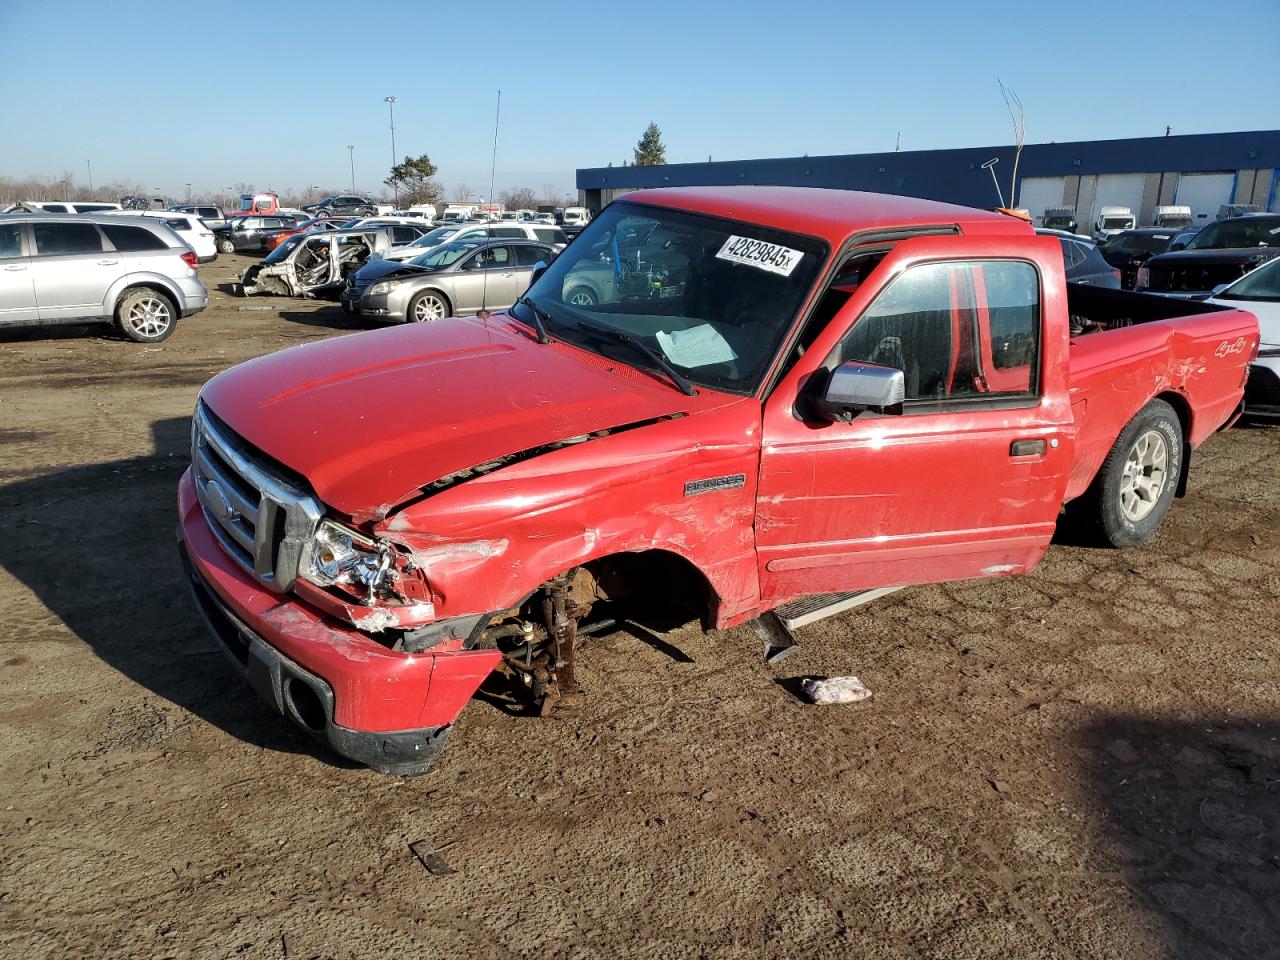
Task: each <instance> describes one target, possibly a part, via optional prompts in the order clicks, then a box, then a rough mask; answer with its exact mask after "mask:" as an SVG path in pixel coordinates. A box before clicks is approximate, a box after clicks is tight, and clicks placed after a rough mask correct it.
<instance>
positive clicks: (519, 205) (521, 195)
mask: <svg viewBox="0 0 1280 960" xmlns="http://www.w3.org/2000/svg"><path fill="white" fill-rule="evenodd" d="M498 199H499V200H500V201H501V202H502V205H503V206H504V207H506V208H507V209H508V210H532V209H533V208H534V207H536V206H537V205H538V195H537V194H536V193H534V192H533V190H532V189H530V188H529V187H515V188H514V189H512V190H503V191H502V192H501V193H500V194H498Z"/></svg>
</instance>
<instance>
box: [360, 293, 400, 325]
mask: <svg viewBox="0 0 1280 960" xmlns="http://www.w3.org/2000/svg"><path fill="white" fill-rule="evenodd" d="M391 297H392V295H391V294H385V293H384V294H380V295H378V296H376V297H371V296H369V295H368V294H365V295H364V296H362V297H360V299H359V302H358V303H357V305H356V312H357V313H359V314H360V316H362V317H375V318H377V319H380V320H389V319H392V318H394V317H396V316H397V313H398V315H399V316H401V317H403V316H404V308H403V307H401V309H400V310H399V311H397V310H396V309H395V307H394V306H392V303H391Z"/></svg>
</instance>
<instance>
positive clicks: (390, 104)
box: [352, 97, 400, 210]
mask: <svg viewBox="0 0 1280 960" xmlns="http://www.w3.org/2000/svg"><path fill="white" fill-rule="evenodd" d="M382 99H383V100H385V101H386V102H387V109H388V110H390V111H391V169H392V170H395V167H396V98H395V97H383V98H382ZM391 189H392V190H393V191H394V192H395V195H396V209H397V210H398V209H399V208H400V185H399V184H398V183H396V182H394V181H393V182H392V184H391ZM352 192H353V193H354V192H355V191H354V190H353V191H352Z"/></svg>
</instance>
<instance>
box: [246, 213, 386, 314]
mask: <svg viewBox="0 0 1280 960" xmlns="http://www.w3.org/2000/svg"><path fill="white" fill-rule="evenodd" d="M391 244H392V236H391V231H390V230H389V229H388V228H386V227H375V228H372V229H369V230H334V231H331V232H328V233H303V234H298V235H297V236H295V237H290V238H289V239H288V240H286V241H284V243H282V244H280V246H278V247H276V248H275V249H274V250H272V251H271V253H269V254H267V256H266V257H265V258H264V259H263V261H262V262H261V263H255V264H254V265H253V266H252V267H249V269H247V270H245V272H244V274H243V275H242V276H241V277H240V290H241V292H242V293H243V294H244V295H245V296H246V297H252V296H257V295H259V294H275V295H277V296H282V297H310V298H316V299H323V298H336V297H337V296H338V295H339V294H340V293H341V292H342V287H343V285H344V284H345V283H346V282H347V276H348V275H349V274H352V273H355V272H356V271H357V270H359V269H360V268H361V267H362V266H364V265H365V264H366V263H367V262H368V261H369V258H370V257H372V256H373V254H374V252H375V251H378V252H381V251H383V250H388V249H390V247H391Z"/></svg>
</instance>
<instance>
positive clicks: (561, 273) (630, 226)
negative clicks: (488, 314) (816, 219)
mask: <svg viewBox="0 0 1280 960" xmlns="http://www.w3.org/2000/svg"><path fill="white" fill-rule="evenodd" d="M826 256H827V247H826V244H825V243H823V242H822V241H820V240H816V239H814V238H812V237H802V236H797V235H794V234H787V233H782V232H781V231H778V230H772V229H769V228H767V227H761V226H757V225H754V224H745V223H733V222H731V221H728V220H721V219H719V218H715V217H706V216H699V215H694V214H689V213H683V212H679V211H675V210H664V209H662V208H659V207H645V206H640V205H636V204H630V203H615V204H613V205H612V206H610V207H608V208H607V209H606V210H605V211H604V212H602V213H601V214H600V215H599V216H597V217H596V218H595V219H594V220H592V221H591V222H590V223H588V224H587V226H586V227H585V228H584V230H583V232H582V235H581V236H580V237H579V238H578V239H577V240H575V241H574V242H573V243H572V244H571V245H570V246H569V247H568V249H567V250H566V251H565V252H564V253H562V254H561V255H560V256H559V257H558V258H556V260H555V261H554V262H553V263H552V265H551V266H550V267H549V268H548V269H547V271H546V273H544V274H543V275H542V276H541V277H540V278H539V279H538V282H537V283H535V284H534V285H533V286H532V287H530V288H529V296H530V297H531V298H532V299H533V300H534V301H535V302H536V303H537V304H538V307H539V308H540V309H541V310H543V311H545V313H546V316H543V318H542V319H543V321H544V323H545V325H546V327H547V330H548V332H549V333H550V334H551V335H552V336H554V337H559V338H561V339H563V340H566V341H568V342H571V343H574V344H576V345H578V346H582V347H584V348H586V349H588V350H591V351H593V352H596V353H605V352H606V351H607V353H608V355H609V356H610V357H612V358H615V359H618V360H620V361H622V362H625V363H628V364H632V365H634V366H638V367H643V368H646V369H653V365H652V362H651V361H650V360H647V359H646V358H645V357H644V356H643V354H641V353H640V352H639V351H638V350H636V349H635V348H634V347H629V346H627V345H626V344H620V343H618V342H616V341H614V340H611V339H609V338H607V337H603V336H601V334H600V333H598V332H594V331H592V330H591V329H590V327H592V326H596V327H606V328H609V329H612V330H618V331H622V332H623V333H626V334H629V335H630V336H632V337H635V338H636V339H638V340H640V341H641V342H642V343H643V344H644V345H645V346H647V347H648V348H649V349H651V350H654V351H656V352H657V353H659V354H660V355H662V356H664V357H665V358H666V359H667V360H668V361H669V362H670V363H671V364H672V366H674V367H675V368H676V369H677V370H678V371H679V372H680V373H682V374H683V375H684V376H685V377H687V378H688V379H689V380H690V381H692V382H693V383H696V384H700V385H703V386H707V387H711V388H713V389H717V390H725V391H729V392H733V393H751V392H754V391H755V390H756V388H758V387H759V385H760V382H761V381H762V380H763V379H764V376H765V373H766V372H767V371H768V369H769V367H770V365H771V364H772V362H773V360H774V358H775V357H776V356H777V353H778V350H779V348H780V347H781V344H782V340H783V338H784V337H785V336H786V334H787V331H788V329H789V328H790V327H791V323H792V321H793V320H794V319H795V315H796V312H797V311H798V310H799V309H800V306H801V304H803V303H804V301H805V298H806V296H807V295H808V293H809V291H810V290H811V289H812V287H813V283H814V278H815V277H817V275H818V271H819V270H820V269H821V267H822V264H823V262H824V261H825V260H826ZM515 309H516V311H517V312H516V316H517V318H518V319H520V320H521V321H522V322H524V323H528V324H530V325H533V317H532V311H531V310H530V308H529V307H528V306H526V305H523V304H521V305H519V306H517V307H516V308H515Z"/></svg>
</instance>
